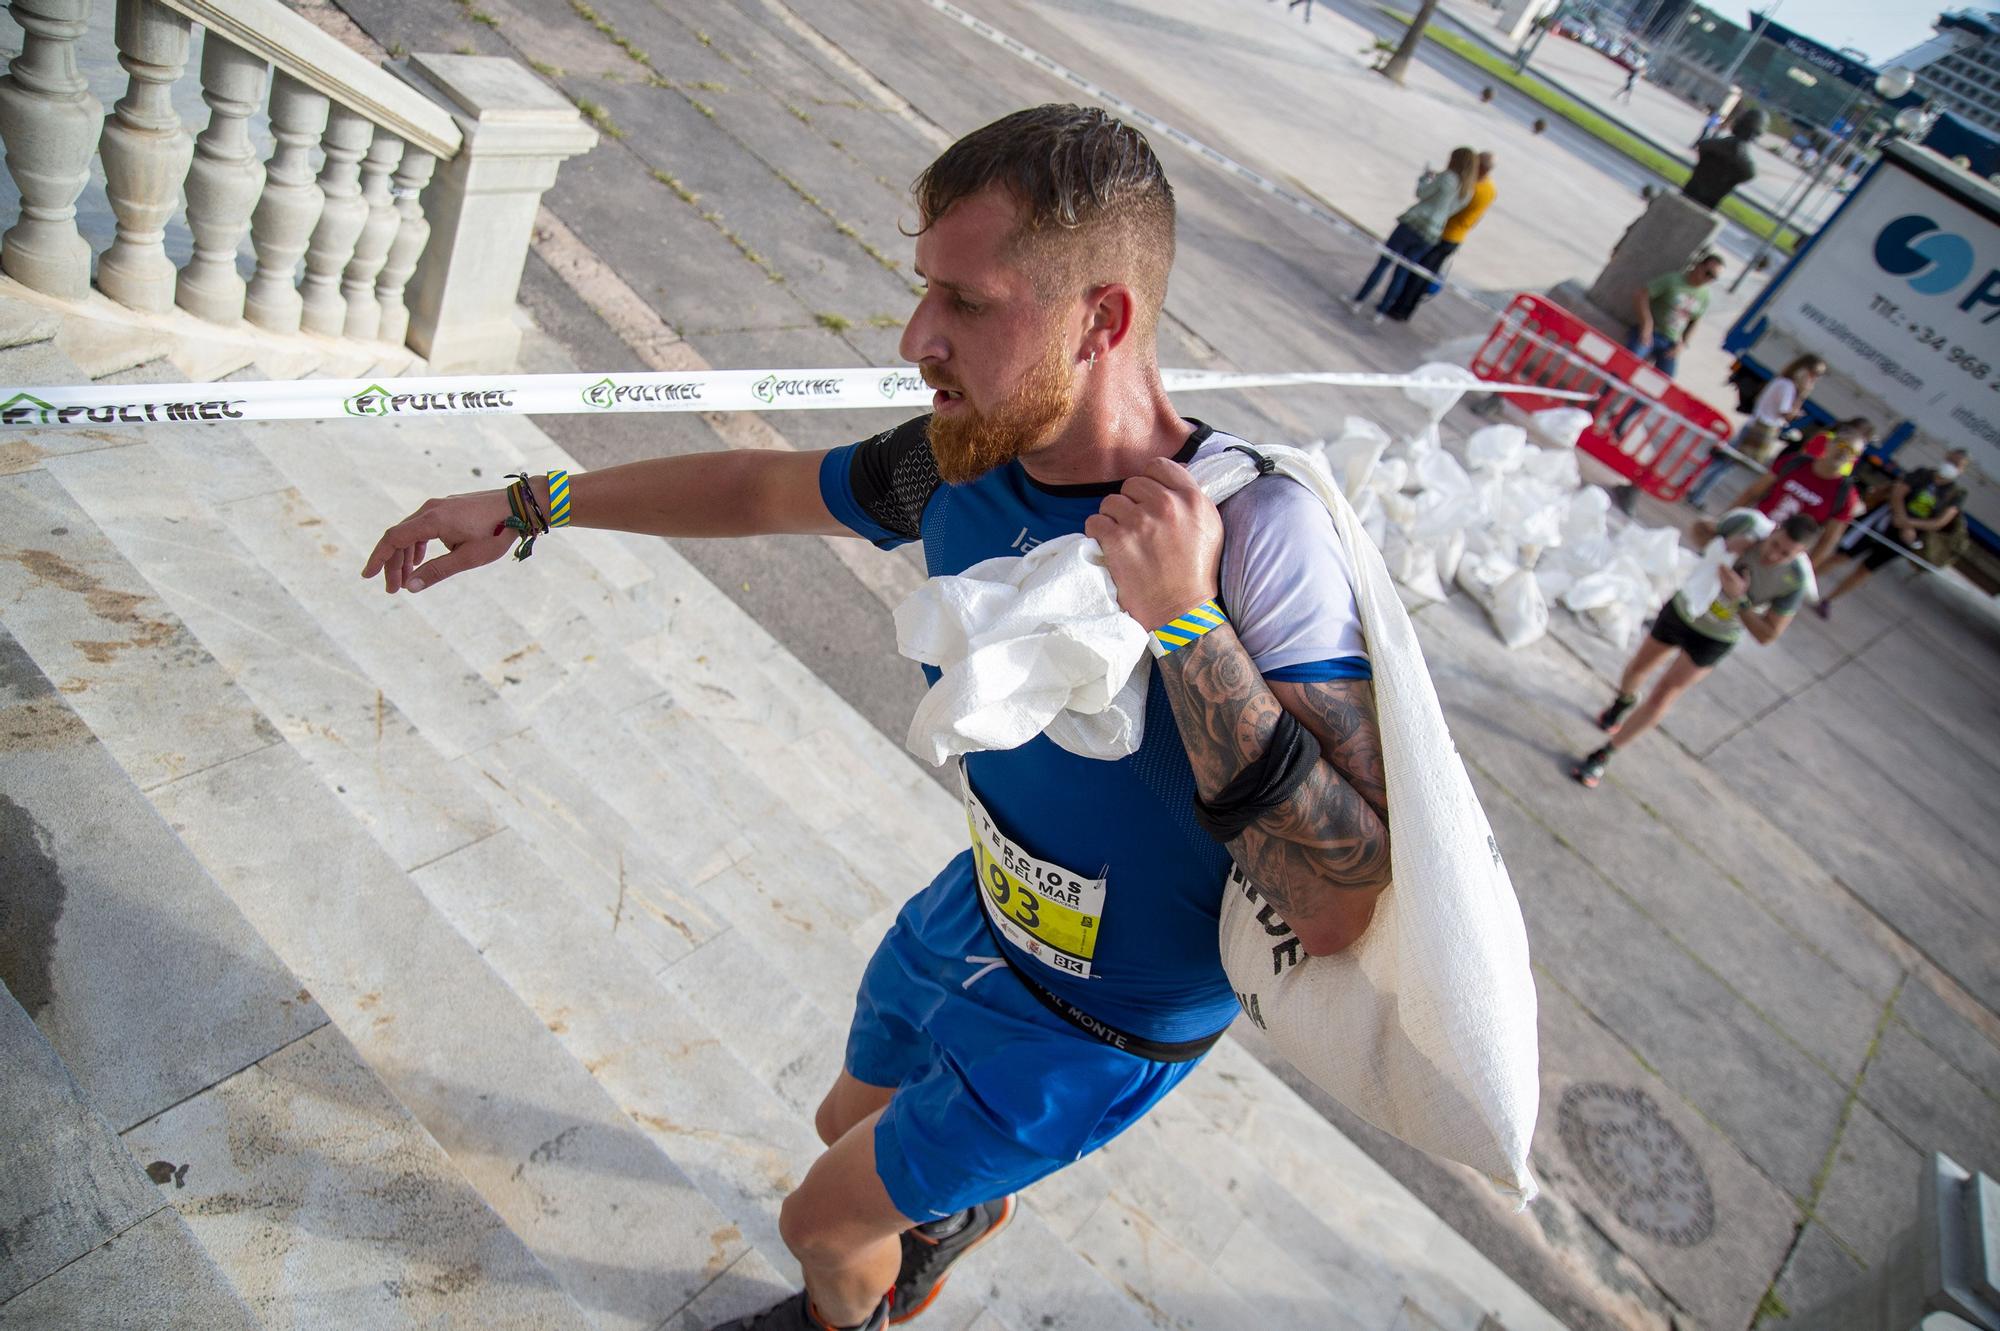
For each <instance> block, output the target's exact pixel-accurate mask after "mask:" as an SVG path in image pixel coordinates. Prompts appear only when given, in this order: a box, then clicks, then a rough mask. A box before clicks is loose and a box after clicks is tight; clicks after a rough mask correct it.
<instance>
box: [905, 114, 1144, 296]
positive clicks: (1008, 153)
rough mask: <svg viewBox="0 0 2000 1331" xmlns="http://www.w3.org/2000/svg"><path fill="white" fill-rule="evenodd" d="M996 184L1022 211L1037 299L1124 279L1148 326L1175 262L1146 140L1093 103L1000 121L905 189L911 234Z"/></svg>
mask: <svg viewBox="0 0 2000 1331" xmlns="http://www.w3.org/2000/svg"><path fill="white" fill-rule="evenodd" d="M994 185H998V186H1000V187H1001V188H1003V189H1005V190H1006V191H1007V192H1008V193H1009V194H1010V195H1012V196H1013V197H1014V200H1015V201H1016V202H1017V203H1018V204H1020V206H1021V210H1022V216H1021V224H1020V228H1019V230H1017V231H1016V232H1015V235H1014V239H1013V245H1014V248H1015V249H1016V251H1017V252H1018V253H1020V254H1022V255H1023V256H1025V257H1026V258H1027V260H1028V263H1029V267H1030V270H1031V275H1032V278H1033V280H1034V283H1035V290H1036V293H1037V294H1038V295H1040V296H1041V297H1042V298H1043V299H1045V300H1047V299H1052V298H1054V297H1056V296H1058V295H1066V294H1071V293H1074V292H1080V291H1083V290H1085V289H1087V288H1088V287H1091V286H1095V285H1098V284H1100V283H1105V282H1123V283H1125V284H1127V285H1129V286H1130V287H1132V289H1133V290H1134V291H1135V292H1137V293H1138V295H1139V298H1140V306H1141V310H1142V319H1143V322H1144V325H1145V326H1146V327H1147V328H1149V329H1150V328H1151V327H1152V325H1153V323H1154V321H1155V320H1156V319H1157V317H1158V315H1159V311H1160V309H1161V307H1162V306H1163V305H1165V304H1166V299H1167V274H1168V272H1169V271H1170V270H1171V269H1172V268H1173V264H1174V190H1173V186H1172V185H1170V184H1168V183H1167V173H1166V171H1165V169H1164V168H1162V167H1161V165H1160V159H1159V158H1157V157H1155V156H1154V155H1153V147H1152V145H1151V144H1149V143H1147V142H1146V136H1145V135H1143V134H1141V133H1140V132H1139V131H1138V130H1136V129H1133V128H1132V127H1131V126H1130V125H1127V124H1125V123H1123V122H1122V121H1120V120H1118V119H1116V118H1115V117H1113V116H1110V115H1107V114H1106V113H1105V112H1103V111H1101V110H1099V109H1097V108H1096V107H1088V106H1066V105H1059V104H1052V105H1048V106H1034V107H1029V108H1028V109H1027V110H1025V111H1016V112H1014V113H1013V114H1012V115H1009V116H1003V117H1002V118H1000V119H999V120H996V121H994V122H993V123H992V124H990V125H988V126H986V127H985V128H984V129H976V130H974V131H972V133H970V134H968V135H966V136H965V137H964V138H962V139H960V140H959V141H958V142H957V143H954V144H952V145H951V147H949V148H947V149H945V150H944V152H943V153H942V154H940V155H939V157H938V159H937V160H936V161H934V162H932V163H931V164H930V165H929V166H927V167H925V168H924V170H923V173H922V174H921V175H919V176H918V177H917V179H916V182H915V183H914V184H912V185H911V186H910V192H911V194H913V195H914V196H915V197H916V201H917V234H919V235H921V234H922V233H923V232H925V231H928V230H929V229H930V228H931V227H932V226H933V225H935V224H936V222H937V220H938V219H939V218H940V217H943V216H944V215H945V213H946V212H948V211H949V210H950V209H951V206H952V205H953V204H955V203H957V202H958V201H959V200H961V199H965V198H970V197H971V196H972V195H975V194H978V193H980V192H981V191H983V190H985V189H987V188H989V187H991V186H994Z"/></svg>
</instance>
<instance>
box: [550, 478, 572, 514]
mask: <svg viewBox="0 0 2000 1331" xmlns="http://www.w3.org/2000/svg"><path fill="white" fill-rule="evenodd" d="M549 526H550V527H567V526H569V473H568V472H566V471H552V472H550V473H549Z"/></svg>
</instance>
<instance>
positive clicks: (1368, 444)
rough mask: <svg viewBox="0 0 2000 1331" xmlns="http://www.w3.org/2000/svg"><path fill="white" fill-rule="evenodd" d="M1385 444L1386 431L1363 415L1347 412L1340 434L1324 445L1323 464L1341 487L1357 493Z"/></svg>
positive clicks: (1377, 460) (1378, 458) (1372, 469)
mask: <svg viewBox="0 0 2000 1331" xmlns="http://www.w3.org/2000/svg"><path fill="white" fill-rule="evenodd" d="M1388 446H1389V434H1388V431H1386V430H1384V429H1383V428H1382V427H1381V426H1379V425H1377V424H1376V423H1375V422H1374V421H1371V420H1368V419H1367V418H1366V417H1362V416H1349V417H1348V418H1347V421H1346V423H1345V424H1344V426H1343V427H1342V428H1341V431H1340V437H1339V438H1338V439H1336V440H1334V441H1333V442H1332V443H1330V444H1328V445H1327V446H1326V450H1325V454H1326V465H1327V467H1328V469H1329V470H1330V471H1332V473H1333V475H1334V478H1335V480H1336V481H1337V482H1338V484H1339V485H1340V488H1341V489H1342V490H1343V491H1345V492H1346V493H1348V494H1351V495H1358V494H1360V493H1361V490H1362V487H1364V486H1366V485H1367V484H1368V481H1369V477H1370V475H1371V474H1372V473H1373V472H1374V470H1375V465H1376V464H1377V463H1378V462H1380V461H1381V458H1382V450H1384V449H1386V448H1387V447H1388Z"/></svg>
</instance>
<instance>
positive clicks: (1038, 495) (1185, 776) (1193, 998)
mask: <svg viewBox="0 0 2000 1331" xmlns="http://www.w3.org/2000/svg"><path fill="white" fill-rule="evenodd" d="M927 420H928V418H927V417H920V418H918V419H916V420H914V421H910V422H906V423H905V424H903V425H901V426H898V427H897V428H896V429H894V430H890V431H886V432H884V433H883V434H881V435H878V436H876V437H875V438H873V439H870V440H865V441H863V442H861V443H858V444H852V445H849V446H847V447H845V448H838V449H834V450H833V451H831V452H829V453H828V454H827V455H826V456H825V459H824V460H823V462H822V463H821V467H820V493H821V496H822V497H823V498H824V500H825V502H826V506H827V508H828V510H829V511H830V512H831V513H832V514H833V516H834V517H835V518H836V519H837V520H838V521H840V522H841V523H842V524H843V525H845V526H847V527H848V528H850V529H851V530H853V531H854V532H855V533H856V534H858V535H861V536H865V537H867V538H868V539H870V540H872V541H873V542H874V543H875V544H876V545H878V546H880V547H882V548H883V549H890V548H893V547H895V546H898V545H902V544H905V543H907V542H909V541H911V540H921V541H922V542H923V549H924V561H925V564H926V567H927V568H928V570H929V572H930V573H931V575H932V576H937V575H940V574H955V573H959V572H962V571H963V570H965V569H966V568H968V567H970V566H971V565H973V564H976V563H978V562H980V561H981V560H985V559H991V558H994V557H995V556H1000V555H1008V554H1022V553H1025V552H1026V551H1027V550H1029V549H1032V548H1033V547H1034V546H1036V545H1038V544H1040V543H1042V542H1044V541H1048V540H1052V539H1054V538H1055V537H1058V536H1063V535H1067V534H1069V533H1072V532H1079V531H1082V530H1083V524H1084V522H1085V520H1086V519H1088V518H1089V517H1090V516H1091V515H1092V514H1094V513H1095V512H1097V510H1098V506H1099V505H1100V504H1101V503H1102V502H1103V500H1104V497H1105V496H1106V495H1108V494H1111V493H1114V492H1115V491H1116V490H1117V489H1118V486H1117V485H1116V484H1103V485H1077V486H1049V485H1043V484H1041V483H1039V482H1037V481H1036V480H1034V479H1033V478H1032V477H1031V476H1029V475H1028V473H1027V472H1026V470H1025V469H1023V468H1022V467H1021V466H1020V464H1018V463H1008V464H1007V465H1005V466H1002V467H1000V468H997V469H996V470H994V471H992V472H989V473H988V474H986V475H985V476H982V477H980V478H979V479H978V480H976V481H972V482H970V483H968V484H964V485H946V484H944V483H943V482H942V481H940V480H939V479H938V477H937V471H936V463H935V461H934V460H933V459H932V458H931V454H930V445H929V443H928V441H927V440H926V438H925V434H924V430H925V426H926V423H927ZM1190 424H1192V425H1193V427H1194V429H1193V433H1192V435H1190V437H1189V439H1188V441H1187V443H1186V444H1185V445H1184V446H1183V448H1182V449H1181V451H1180V453H1179V454H1177V455H1176V460H1177V461H1180V462H1183V463H1185V462H1188V461H1191V460H1192V459H1193V458H1194V457H1195V456H1196V454H1197V453H1198V452H1203V451H1206V449H1207V448H1209V447H1221V446H1223V442H1222V441H1225V440H1228V441H1230V442H1234V441H1233V440H1230V437H1229V436H1226V435H1217V434H1215V433H1214V432H1213V431H1211V430H1210V429H1209V428H1208V427H1207V426H1205V425H1201V424H1199V423H1198V422H1191V423H1190ZM1271 481H1276V482H1279V483H1280V484H1282V485H1284V486H1285V487H1287V489H1289V490H1294V491H1296V492H1297V494H1298V495H1304V496H1306V499H1305V505H1306V506H1305V507H1303V508H1301V507H1299V506H1297V505H1296V504H1294V503H1290V502H1289V501H1290V500H1291V499H1292V498H1293V497H1292V496H1285V498H1286V499H1287V501H1288V503H1287V505H1284V506H1281V507H1280V508H1279V510H1277V511H1278V512H1279V513H1280V514H1281V515H1282V516H1287V517H1296V518H1300V519H1305V521H1301V522H1299V523H1298V525H1300V526H1302V527H1304V530H1303V531H1301V532H1299V533H1298V535H1299V538H1300V540H1299V541H1298V542H1288V541H1280V542H1277V543H1276V547H1275V548H1284V547H1285V546H1286V545H1297V544H1301V543H1303V544H1305V545H1309V546H1316V547H1318V550H1317V553H1318V554H1320V555H1324V553H1325V551H1324V546H1325V543H1326V542H1332V543H1333V545H1334V546H1335V547H1336V548H1337V545H1338V543H1337V541H1335V540H1334V538H1333V537H1332V524H1331V522H1330V521H1327V522H1325V523H1324V531H1323V532H1321V531H1320V530H1319V529H1318V528H1315V527H1311V526H1309V525H1306V522H1308V521H1309V516H1308V515H1309V514H1312V513H1317V514H1318V515H1319V516H1320V517H1321V518H1322V519H1323V518H1324V516H1325V514H1324V510H1323V509H1322V508H1320V505H1319V501H1318V500H1317V499H1314V498H1311V497H1310V496H1309V495H1306V492H1305V491H1304V490H1303V488H1302V487H1297V486H1295V485H1293V484H1292V483H1291V482H1289V481H1283V480H1282V478H1276V477H1273V478H1271ZM1268 483H1269V482H1266V481H1261V480H1260V481H1258V482H1256V483H1255V484H1256V485H1266V484H1268ZM1244 493H1245V494H1247V493H1248V492H1247V491H1246V492H1244ZM1268 493H1269V492H1268V491H1267V494H1268ZM1239 498H1241V496H1238V497H1236V498H1232V499H1231V500H1230V501H1228V502H1227V503H1225V505H1224V516H1225V520H1226V521H1225V529H1226V530H1227V532H1228V537H1227V540H1228V543H1229V545H1230V546H1232V547H1234V548H1235V549H1236V550H1237V551H1238V552H1239V556H1240V553H1241V552H1242V551H1243V550H1245V549H1258V548H1264V549H1270V548H1274V547H1273V542H1272V534H1271V533H1270V532H1269V531H1268V530H1267V531H1265V532H1264V533H1262V535H1261V539H1260V540H1259V539H1252V536H1251V534H1250V533H1245V532H1239V530H1238V526H1237V524H1236V523H1235V522H1234V521H1233V519H1232V514H1231V506H1232V505H1234V504H1236V503H1237V500H1238V499H1239ZM1265 507H1266V509H1269V508H1270V505H1268V504H1267V505H1266V506H1265ZM1245 525H1248V524H1245ZM1264 525H1265V526H1267V527H1268V526H1269V524H1268V523H1266V524H1264ZM1246 542H1248V544H1246ZM1343 559H1344V557H1343ZM1236 562H1237V564H1238V565H1239V567H1238V568H1235V569H1232V568H1231V566H1230V565H1231V557H1230V553H1229V552H1228V551H1227V550H1226V551H1225V556H1224V578H1223V590H1224V606H1225V609H1227V610H1228V611H1229V613H1230V614H1231V616H1232V619H1237V618H1238V617H1239V609H1238V607H1236V606H1232V605H1230V604H1229V601H1228V593H1229V592H1230V590H1231V588H1232V587H1234V588H1236V589H1237V590H1238V594H1239V596H1249V597H1250V598H1251V599H1256V597H1257V595H1258V594H1257V593H1255V592H1254V591H1252V590H1251V589H1254V588H1258V587H1262V586H1267V585H1268V586H1272V587H1274V588H1276V589H1277V590H1275V591H1274V592H1272V593H1269V594H1265V599H1272V598H1274V597H1280V596H1281V597H1283V598H1285V599H1286V600H1287V601H1288V602H1289V601H1291V600H1295V599H1296V598H1297V595H1298V590H1297V585H1296V583H1297V581H1298V579H1297V578H1296V577H1292V576H1285V575H1284V574H1285V570H1279V574H1280V576H1277V577H1263V578H1259V577H1258V576H1257V574H1258V573H1259V572H1260V570H1257V569H1250V570H1245V569H1242V568H1241V567H1240V565H1241V564H1242V563H1243V562H1244V561H1243V560H1242V558H1240V557H1239V558H1238V559H1237V561H1236ZM1264 562H1266V563H1270V562H1273V561H1270V560H1265V561H1264ZM1261 571H1262V572H1265V573H1269V572H1270V570H1268V569H1266V570H1261ZM1308 585H1310V584H1308ZM1322 585H1323V580H1322ZM1318 599H1320V600H1323V602H1324V603H1325V605H1326V606H1327V610H1326V612H1325V613H1323V614H1320V615H1318V616H1317V617H1316V619H1317V622H1316V623H1315V624H1314V625H1313V626H1312V627H1311V628H1310V629H1301V628H1300V626H1299V624H1298V622H1297V620H1298V618H1299V617H1298V615H1297V613H1296V611H1293V612H1292V614H1291V616H1290V620H1289V621H1288V622H1287V623H1286V624H1284V625H1282V626H1277V627H1273V628H1269V629H1264V630H1261V632H1262V635H1263V636H1266V637H1269V638H1271V639H1272V643H1273V646H1272V647H1271V649H1270V650H1268V651H1266V652H1265V653H1262V654H1260V653H1259V651H1258V650H1257V648H1256V647H1255V646H1253V645H1252V644H1251V641H1250V638H1249V637H1245V646H1246V648H1249V649H1250V651H1251V655H1252V658H1253V660H1256V661H1257V662H1258V664H1259V667H1260V669H1264V671H1265V674H1266V676H1267V677H1269V678H1283V679H1293V680H1313V679H1341V678H1368V677H1369V670H1368V665H1367V661H1366V658H1365V657H1364V656H1362V655H1361V654H1360V652H1359V650H1358V646H1359V637H1358V627H1357V616H1356V613H1355V611H1354V608H1353V592H1352V585H1351V582H1344V583H1341V584H1340V585H1339V586H1336V587H1330V588H1327V594H1326V595H1325V596H1324V597H1322V598H1318ZM1245 610H1246V613H1248V614H1249V615H1250V617H1251V618H1255V617H1256V615H1255V607H1246V608H1245ZM1270 618H1271V617H1270V616H1268V615H1266V616H1264V619H1265V620H1266V621H1268V620H1269V619H1270ZM1314 641H1317V642H1319V643H1320V644H1322V645H1321V646H1320V647H1319V648H1318V649H1317V650H1318V652H1319V659H1317V660H1307V661H1301V660H1298V659H1297V658H1298V656H1299V655H1300V654H1301V652H1307V653H1310V652H1311V651H1313V650H1315V649H1313V648H1311V647H1310V646H1307V645H1305V644H1308V643H1310V642H1314ZM1336 652H1338V653H1339V654H1338V655H1336V654H1335V653H1336ZM1273 654H1276V655H1289V656H1290V657H1291V658H1293V659H1291V660H1289V661H1286V662H1284V663H1283V664H1282V665H1270V664H1268V663H1267V661H1266V659H1264V658H1265V657H1268V656H1271V655H1273ZM924 673H925V675H926V677H927V678H929V679H930V680H931V681H932V682H933V683H935V682H936V679H937V671H936V670H935V669H933V668H931V667H925V668H924ZM964 763H965V773H966V779H967V780H968V782H969V783H970V785H971V788H972V791H973V793H974V794H975V795H976V796H977V798H978V799H979V801H980V802H981V803H982V804H983V805H984V806H985V808H986V810H987V812H988V813H989V814H990V815H991V816H992V818H993V820H994V822H995V824H996V825H997V826H998V828H999V829H1000V831H1001V832H1002V833H1003V834H1004V835H1005V836H1006V837H1007V838H1009V839H1010V840H1012V841H1013V842H1014V843H1016V844H1017V845H1018V846H1019V848H1020V849H1021V850H1023V851H1025V852H1026V853H1027V854H1029V855H1032V856H1034V857H1036V858H1038V859H1041V860H1046V861H1049V862H1051V863H1053V864H1056V865H1060V866H1062V867H1063V868H1065V869H1067V870H1069V871H1071V872H1072V873H1074V874H1076V875H1078V876H1079V877H1082V878H1086V879H1095V878H1103V879H1104V880H1105V888H1104V902H1103V907H1102V916H1101V920H1100V921H1099V922H1098V923H1097V931H1096V937H1095V947H1094V952H1093V954H1092V956H1091V960H1090V969H1091V972H1092V973H1091V975H1090V976H1089V977H1088V978H1085V977H1081V976H1075V975H1069V974H1065V973H1063V972H1061V971H1059V970H1056V969H1054V968H1052V967H1050V966H1048V965H1046V964H1044V963H1043V962H1041V961H1039V960H1037V959H1036V958H1035V957H1032V956H1030V955H1029V954H1028V953H1027V952H1025V951H1024V950H1022V949H1021V948H1019V947H1016V946H1014V944H1013V943H1011V942H1009V941H1006V940H1005V939H1001V938H999V937H998V936H997V935H996V940H995V941H996V946H999V947H1002V948H1005V949H1006V950H1007V952H1008V954H1009V956H1010V958H1011V959H1012V960H1013V961H1014V962H1015V964H1016V965H1017V966H1018V967H1019V968H1020V969H1021V970H1022V971H1023V973H1025V974H1027V975H1028V976H1030V977H1031V978H1032V979H1034V980H1035V981H1036V982H1037V983H1039V984H1040V985H1041V986H1042V987H1043V988H1045V989H1048V990H1050V991H1051V992H1053V993H1056V994H1059V995H1061V996H1062V997H1064V998H1067V999H1069V1000H1070V1001H1071V1002H1073V1003H1075V1004H1076V1005H1077V1006H1078V1007H1080V1008H1082V1009H1083V1010H1084V1011H1086V1012H1088V1013H1090V1014H1092V1015H1093V1016H1096V1017H1098V1018H1100V1019H1102V1020H1104V1021H1106V1022H1109V1023H1110V1024H1112V1025H1114V1026H1117V1027H1120V1028H1122V1029H1124V1030H1127V1031H1130V1032H1132V1033H1134V1034H1137V1035H1143V1036H1146V1037H1148V1038H1151V1039H1156V1040H1163V1041H1178V1040H1189V1039H1195V1038H1198V1037H1201V1036H1204V1035H1207V1034H1210V1033H1212V1032H1214V1031H1216V1030H1219V1029H1221V1028H1222V1027H1224V1026H1226V1025H1228V1024H1229V1022H1230V1021H1231V1020H1232V1019H1233V1017H1234V1016H1235V1013H1236V1007H1237V1005H1236V997H1235V994H1234V993H1233V991H1232V990H1231V989H1230V987H1229V981H1228V979H1227V977H1226V976H1225V975H1224V973H1223V970H1222V961H1221V955H1220V952H1219V950H1218V947H1217V943H1216V926H1217V920H1218V918H1219V915H1220V912H1221V907H1222V887H1223V881H1224V878H1225V876H1226V875H1227V873H1228V869H1229V852H1228V851H1227V850H1226V849H1225V848H1224V847H1223V846H1221V845H1220V844H1218V843H1217V842H1216V841H1215V840H1214V839H1213V838H1211V837H1209V836H1208V835H1207V834H1206V833H1205V832H1203V831H1202V829H1201V828H1200V826H1199V825H1198V824H1197V823H1196V822H1195V820H1194V814H1193V806H1194V798H1195V781H1194V771H1193V768H1192V767H1191V766H1190V765H1189V763H1188V758H1187V752H1186V750H1185V748H1184V747H1183V746H1182V744H1181V738H1180V731H1179V728H1178V727H1177V726H1176V724H1175V722H1174V716H1173V711H1172V708H1171V707H1170V706H1169V704H1168V700H1167V694H1166V690H1165V689H1163V688H1157V687H1156V688H1152V689H1150V690H1148V692H1147V697H1146V734H1145V741H1144V743H1143V744H1141V746H1140V748H1139V750H1138V752H1136V753H1134V754H1132V755H1131V756H1129V757H1126V758H1123V759H1120V760H1118V761H1115V762H1106V761H1103V760H1100V759H1094V758H1083V757H1079V756H1077V755H1076V754H1073V753H1070V752H1069V751H1068V750H1066V749H1063V748H1062V747H1060V746H1059V745H1057V744H1055V743H1053V742H1051V741H1050V740H1049V739H1047V738H1046V737H1045V736H1039V735H1038V736H1036V737H1035V738H1034V739H1032V740H1030V741H1029V742H1028V743H1026V744H1023V745H1021V746H1020V747H1019V748H1016V749H1010V750H1002V751H987V752H980V753H973V754H968V755H966V757H965V759H964ZM969 835H970V834H969V833H968V836H969ZM967 886H968V890H978V887H977V886H976V885H975V884H968V885H967Z"/></svg>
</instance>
